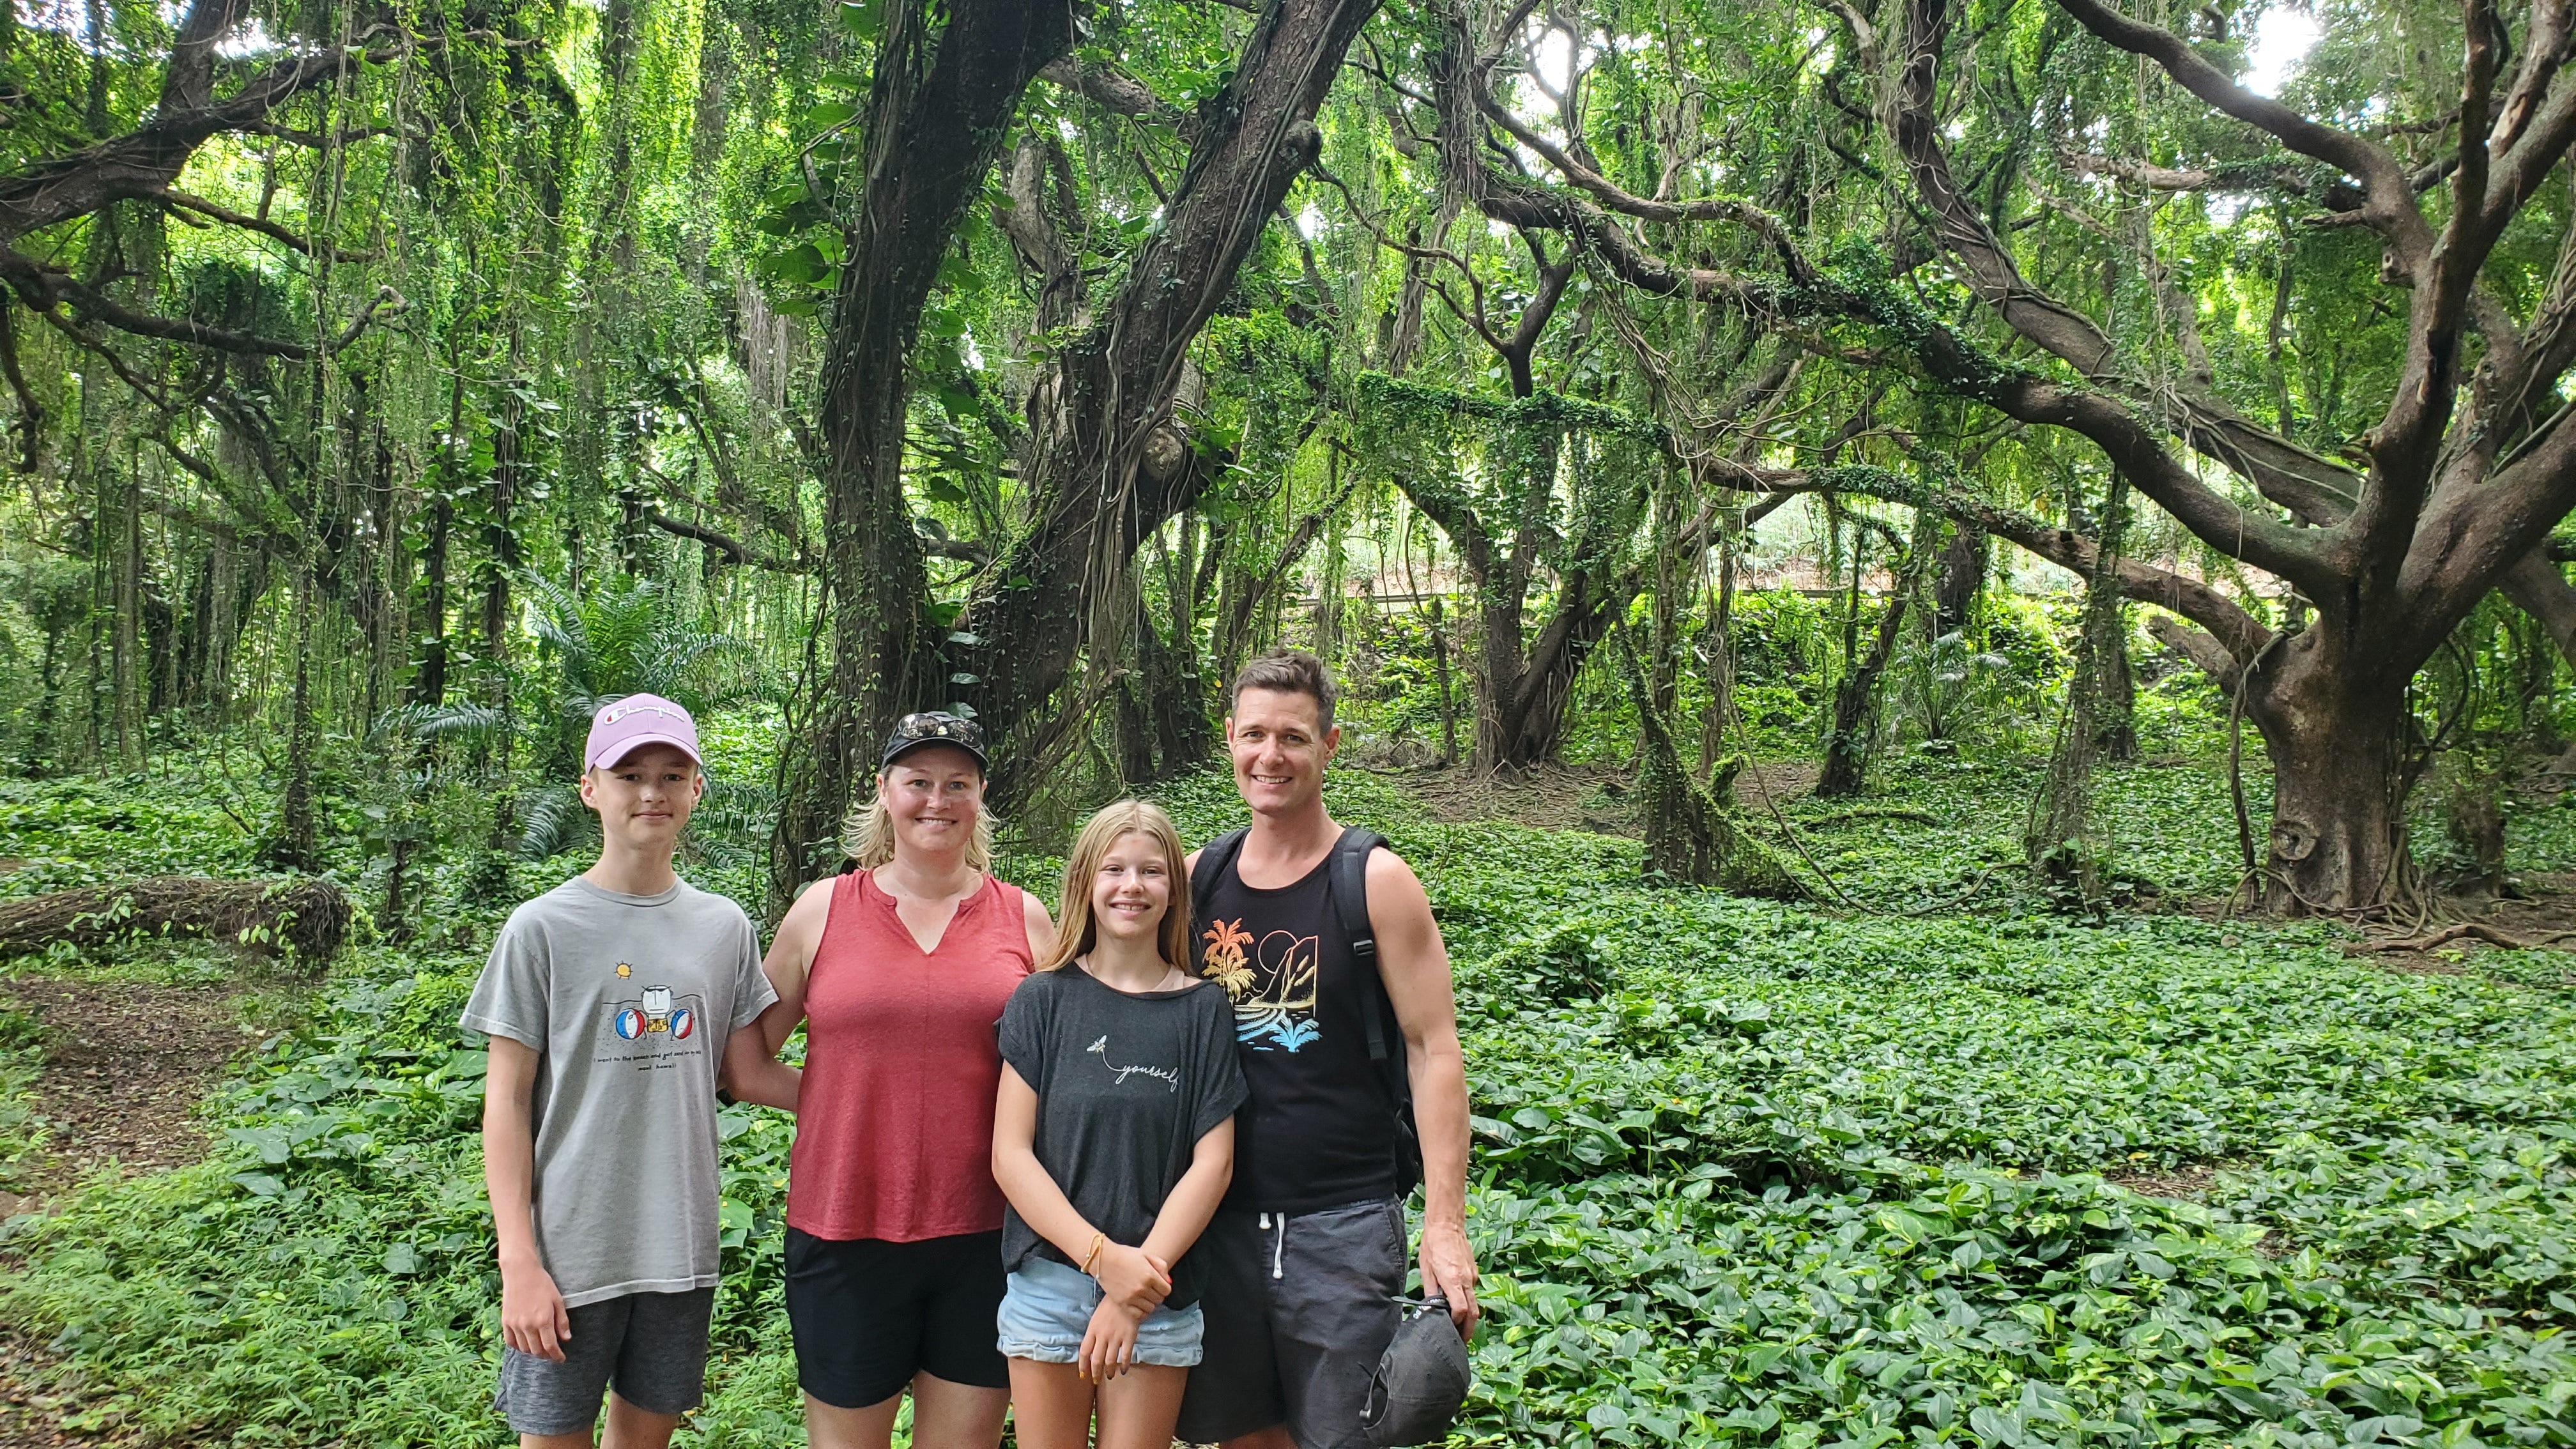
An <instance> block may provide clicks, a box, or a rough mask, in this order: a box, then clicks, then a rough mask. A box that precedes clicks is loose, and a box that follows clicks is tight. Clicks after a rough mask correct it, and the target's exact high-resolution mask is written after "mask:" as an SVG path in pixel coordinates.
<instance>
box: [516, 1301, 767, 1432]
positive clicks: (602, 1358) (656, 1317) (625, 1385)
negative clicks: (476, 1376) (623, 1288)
mask: <svg viewBox="0 0 2576 1449" xmlns="http://www.w3.org/2000/svg"><path fill="white" fill-rule="evenodd" d="M715 1307H716V1290H714V1289H713V1288H698V1289H693V1290H691V1291H689V1292H686V1293H628V1294H625V1295H624V1296H622V1297H617V1298H603V1299H601V1300H600V1301H598V1302H597V1303H585V1304H583V1305H581V1306H580V1307H579V1308H575V1309H571V1310H569V1316H570V1317H571V1319H572V1341H571V1342H570V1343H567V1344H564V1345H563V1351H564V1358H563V1362H561V1363H556V1362H555V1361H554V1360H552V1359H544V1358H537V1357H535V1356H534V1355H531V1354H524V1353H521V1352H519V1351H518V1350H517V1349H515V1348H504V1349H502V1350H501V1391H500V1392H499V1393H498V1394H495V1395H493V1397H492V1407H493V1408H496V1409H498V1410H500V1411H501V1412H502V1413H504V1414H506V1415H508V1416H509V1419H510V1427H511V1429H513V1430H514V1431H516V1432H518V1433H521V1434H578V1433H581V1432H583V1431H585V1430H587V1429H589V1428H590V1426H591V1425H593V1424H595V1423H598V1422H599V1398H600V1394H601V1392H602V1391H603V1390H605V1389H607V1388H608V1387H609V1386H610V1385H612V1384H614V1385H615V1386H616V1388H617V1397H619V1398H621V1399H624V1400H625V1401H626V1402H628V1403H630V1404H633V1405H634V1406H635V1407H637V1408H639V1409H642V1410H644V1411H645V1412H646V1413H648V1414H685V1413H687V1412H688V1411H689V1410H691V1409H694V1408H696V1407H697V1406H698V1401H699V1400H700V1399H703V1398H705V1397H706V1388H707V1324H708V1322H709V1320H711V1319H712V1318H713V1317H714V1316H715Z"/></svg>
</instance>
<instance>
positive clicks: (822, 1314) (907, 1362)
mask: <svg viewBox="0 0 2576 1449" xmlns="http://www.w3.org/2000/svg"><path fill="white" fill-rule="evenodd" d="M984 776H985V759H984V739H983V731H982V730H981V729H979V728H977V727H976V726H975V725H974V724H973V723H972V722H970V721H967V720H962V719H959V718H957V717H956V716H954V715H948V714H936V713H933V714H913V715H906V716H904V718H903V719H902V721H901V722H899V723H898V724H897V725H896V726H895V729H894V733H893V735H892V736H891V737H890V738H889V739H888V740H887V741H886V747H885V752H884V754H883V755H882V756H881V757H880V759H879V762H878V766H877V792H876V797H875V798H874V799H872V800H870V801H869V802H868V803H867V804H866V805H864V806H861V807H860V808H859V809H858V810H857V811H856V812H854V813H853V815H852V817H851V821H850V831H849V835H850V843H849V849H850V858H851V862H852V866H853V868H851V869H848V870H845V871H844V873H843V874H841V875H840V876H838V877H837V878H835V879H833V880H831V881H828V882H826V881H817V882H815V884H814V886H809V887H808V888H807V889H806V890H805V891H804V893H803V894H802V895H801V896H800V897H799V898H798V899H797V902H796V904H795V906H794V907H793V908H791V909H790V910H789V911H788V913H787V919H786V920H784V921H782V922H780V923H779V927H778V936H777V939H776V940H775V941H774V942H773V943H772V944H771V946H770V948H769V956H768V959H767V960H766V961H765V962H764V963H763V965H764V967H765V968H766V970H767V971H768V973H769V980H770V984H771V985H772V986H774V987H776V988H777V991H778V1002H777V1004H776V1005H774V1006H772V1007H770V1008H769V1009H768V1010H767V1011H766V1012H764V1013H762V1014H761V1017H760V1023H759V1024H760V1029H761V1033H762V1039H763V1040H764V1041H765V1042H766V1043H768V1045H769V1048H770V1050H771V1051H772V1052H773V1053H775V1052H776V1050H777V1048H778V1046H779V1045H780V1044H781V1043H782V1042H784V1041H786V1039H787V1035H788V1033H789V1032H791V1031H793V1030H794V1029H795V1026H796V1023H797V1022H798V1021H800V1020H801V1021H803V1022H804V1023H805V1073H804V1080H803V1082H802V1084H801V1085H800V1087H799V1089H798V1098H797V1116H796V1146H795V1149H794V1151H793V1152H792V1153H791V1155H790V1157H789V1159H788V1176H787V1315H788V1321H789V1324H790V1326H791V1327H792V1328H793V1329H794V1331H795V1338H796V1377H797V1382H798V1383H799V1385H800V1386H802V1388H803V1389H804V1391H805V1425H806V1434H807V1438H808V1441H809V1442H810V1443H811V1444H812V1445H813V1446H814V1449H885V1446H886V1445H887V1444H888V1443H889V1441H890V1440H891V1437H892V1435H893V1431H894V1419H895V1410H896V1409H897V1408H898V1407H899V1406H900V1405H901V1403H902V1400H903V1394H904V1391H905V1390H906V1389H910V1390H911V1392H912V1442H913V1443H914V1444H915V1445H916V1446H919V1449H991V1446H993V1445H995V1444H997V1443H999V1442H1000V1440H1001V1437H1002V1414H1003V1411H1004V1409H1005V1408H1006V1407H1007V1406H1008V1404H1009V1401H1010V1374H1009V1370H1008V1369H1007V1368H1006V1367H1005V1365H1004V1363H1003V1359H1002V1355H1001V1354H1000V1352H998V1351H997V1350H996V1348H995V1346H994V1342H993V1317H994V1313H995V1312H996V1310H998V1308H999V1307H1000V1305H1001V1301H1002V1291H1003V1274H1002V1250H1001V1233H1002V1193H1001V1189H1000V1188H998V1187H996V1186H995V1185H994V1183H993V1173H992V1161H991V1150H990V1149H991V1143H992V1136H993V1102H994V1095H995V1092H996V1090H997V1088H998V1086H999V1084H1000V1081H1001V1071H1002V1063H1001V1057H1000V1055H999V1053H998V1051H997V1050H996V1047H995V1043H994V1036H993V1023H994V1021H995V1020H996V1019H998V1018H999V1017H1000V1016H1001V1014H1002V1008H1003V1006H1004V1005H1005V1004H1006V1003H1007V1002H1008V1001H1009V1000H1010V996H1011V991H1012V989H1013V988H1014V987H1016V986H1018V985H1019V983H1020V981H1021V980H1022V979H1023V978H1024V977H1026V976H1027V975H1028V973H1029V970H1030V968H1031V967H1032V966H1034V965H1035V964H1036V963H1037V962H1038V961H1039V960H1040V959H1042V958H1043V957H1044V956H1045V955H1046V954H1047V952H1048V951H1049V950H1051V949H1052V948H1053V946H1054V943H1055V928H1054V924H1053V922H1052V921H1050V920H1049V918H1048V916H1047V913H1046V907H1045V906H1043V905H1041V904H1039V903H1038V902H1037V900H1036V899H1035V898H1033V897H1031V896H1030V895H1028V894H1027V893H1026V892H1024V891H1022V890H1020V889H1019V888H1018V887H1016V886H1011V885H1005V884H1004V883H1002V882H1001V881H998V880H995V879H994V878H993V876H992V874H991V873H990V866H991V863H992V856H993V823H992V817H990V816H989V815H987V814H986V813H985V812H984Z"/></svg>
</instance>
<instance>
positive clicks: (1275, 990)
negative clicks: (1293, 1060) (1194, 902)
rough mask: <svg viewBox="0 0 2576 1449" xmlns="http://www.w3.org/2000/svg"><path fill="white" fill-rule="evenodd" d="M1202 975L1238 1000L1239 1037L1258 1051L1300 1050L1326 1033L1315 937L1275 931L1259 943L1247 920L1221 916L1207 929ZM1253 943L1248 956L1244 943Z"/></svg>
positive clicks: (1236, 1020)
mask: <svg viewBox="0 0 2576 1449" xmlns="http://www.w3.org/2000/svg"><path fill="white" fill-rule="evenodd" d="M1205 939H1206V940H1207V943H1208V948H1207V953H1206V955H1205V956H1204V957H1202V958H1201V960H1202V965H1201V967H1200V970H1199V974H1200V975H1202V976H1205V977H1206V978H1207V979H1209V980H1210V981H1213V982H1215V983H1217V984H1218V985H1219V986H1222V987H1224V988H1225V994H1226V995H1227V996H1228V997H1230V998H1232V1000H1233V1002H1234V1038H1235V1040H1236V1041H1238V1042H1241V1043H1243V1044H1244V1045H1245V1046H1248V1047H1251V1048H1252V1049H1253V1050H1254V1051H1264V1052H1266V1051H1270V1050H1272V1049H1273V1048H1280V1049H1284V1050H1287V1051H1292V1052H1293V1051H1295V1050H1297V1049H1298V1048H1299V1047H1302V1046H1304V1045H1306V1044H1307V1043H1308V1042H1311V1041H1313V1040H1314V1039H1315V1038H1316V1036H1317V1035H1319V1034H1320V1032H1319V1029H1318V1028H1317V1026H1316V1025H1315V976H1316V964H1317V959H1318V955H1319V952H1320V949H1321V948H1320V944H1319V942H1318V941H1317V939H1316V938H1315V937H1313V936H1299V935H1294V934H1292V933H1290V932H1287V931H1273V932H1271V933H1270V934H1269V935H1266V936H1264V937H1262V938H1261V940H1260V941H1259V942H1258V943H1255V942H1254V941H1253V939H1252V933H1251V932H1250V931H1247V930H1245V929H1244V928H1243V918H1242V917H1240V916H1238V917H1236V918H1235V919H1234V920H1231V921H1227V920H1223V919H1220V920H1218V921H1217V923H1216V924H1215V925H1213V926H1211V927H1209V928H1208V930H1207V931H1206V933H1205ZM1246 946H1250V947H1252V948H1253V949H1252V954H1251V955H1250V956H1249V957H1246V956H1245V954H1244V947H1246Z"/></svg>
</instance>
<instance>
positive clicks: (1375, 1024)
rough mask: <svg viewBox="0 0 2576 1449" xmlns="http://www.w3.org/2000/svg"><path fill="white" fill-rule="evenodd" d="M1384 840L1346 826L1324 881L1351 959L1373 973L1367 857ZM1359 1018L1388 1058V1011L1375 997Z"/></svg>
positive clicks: (1376, 1055) (1375, 1052) (1380, 1056)
mask: <svg viewBox="0 0 2576 1449" xmlns="http://www.w3.org/2000/svg"><path fill="white" fill-rule="evenodd" d="M1384 844H1386V837H1385V836H1383V835H1380V834H1378V833H1377V832H1376V831H1374V830H1364V829H1361V828H1360V827H1359V826H1356V825H1354V826H1351V827H1350V828H1348V829H1346V830H1344V831H1343V832H1342V838H1341V839H1339V840H1336V841H1334V842H1333V856H1332V861H1333V863H1332V866H1331V869H1330V872H1329V874H1328V875H1327V876H1326V877H1325V881H1324V885H1325V891H1326V893H1327V894H1329V895H1330V896H1331V897H1332V898H1333V912H1334V914H1335V915H1337V916H1339V917H1340V918H1341V922H1342V934H1343V936H1345V937H1346V938H1348V939H1349V941H1350V943H1351V959H1352V960H1354V961H1355V962H1357V963H1358V964H1359V965H1360V967H1361V968H1362V969H1364V970H1366V971H1368V972H1369V973H1370V974H1371V976H1372V977H1374V976H1375V974H1376V972H1377V932H1376V931H1375V930H1374V929H1372V928H1371V927H1370V925H1369V912H1368V861H1369V853H1370V852H1371V851H1374V850H1376V849H1377V848H1378V847H1379V846H1381V845H1384ZM1200 859H1201V860H1205V859H1206V857H1204V856H1202V857H1200ZM1376 995H1378V996H1379V997H1380V998H1383V997H1384V996H1385V995H1386V988H1385V987H1384V986H1383V985H1381V986H1380V987H1379V988H1378V990H1377V992H1376ZM1360 1019H1361V1021H1362V1023H1363V1024H1364V1025H1365V1027H1366V1029H1367V1031H1368V1054H1369V1060H1370V1061H1373V1062H1382V1061H1385V1060H1386V1059H1387V1052H1386V1012H1385V1011H1383V1010H1381V1009H1380V1008H1379V1006H1378V1003H1377V1002H1374V1001H1372V1002H1370V1003H1369V1009H1368V1010H1366V1011H1364V1012H1362V1013H1360Z"/></svg>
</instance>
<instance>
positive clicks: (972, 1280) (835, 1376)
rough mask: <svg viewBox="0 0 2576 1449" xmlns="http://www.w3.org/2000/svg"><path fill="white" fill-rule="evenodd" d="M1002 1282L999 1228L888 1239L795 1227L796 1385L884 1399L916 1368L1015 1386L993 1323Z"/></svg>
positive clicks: (853, 1403) (829, 1397)
mask: <svg viewBox="0 0 2576 1449" xmlns="http://www.w3.org/2000/svg"><path fill="white" fill-rule="evenodd" d="M1004 1286H1005V1279H1004V1276H1003V1273H1002V1234H1001V1231H1000V1230H999V1229H995V1230H994V1231H992V1232H989V1233H966V1234H963V1235H961V1236H959V1237H954V1238H930V1239H926V1240H924V1241H922V1242H918V1243H889V1242H885V1241H883V1240H881V1239H877V1238H859V1239H856V1240H853V1241H848V1242H843V1241H839V1240H836V1239H832V1238H818V1237H815V1236H814V1235H813V1234H811V1233H806V1232H800V1231H798V1230H797V1229H795V1228H789V1229H788V1230H787V1322H788V1326H789V1327H790V1328H792V1329H793V1330H794V1331H795V1334H796V1382H797V1385H798V1386H799V1387H801V1388H803V1389H804V1390H805V1392H806V1393H808V1394H811V1395H812V1396H813V1397H815V1398H817V1399H820V1400H821V1401H823V1402H824V1403H826V1404H829V1405H831V1406H832V1407H833V1408H836V1409H864V1408H866V1407H868V1406H869V1405H871V1404H882V1403H884V1402H885V1401H886V1400H888V1399H891V1398H893V1397H894V1396H895V1395H896V1394H899V1393H901V1392H903V1388H904V1385H906V1384H909V1383H911V1382H912V1376H913V1375H914V1374H916V1373H926V1374H928V1375H930V1376H931V1377H933V1378H940V1379H946V1380H948V1381H949V1382H950V1383H952V1384H965V1385H968V1386H970V1387H973V1388H979V1389H1007V1388H1009V1387H1010V1386H1011V1368H1010V1364H1009V1363H1008V1362H1007V1361H1006V1360H1004V1359H1003V1357H1002V1350H1001V1347H1000V1335H999V1333H998V1332H997V1331H996V1330H995V1328H994V1326H993V1323H994V1318H995V1316H996V1315H997V1314H998V1313H999V1312H1000V1311H1001V1307H1002V1290H1003V1287H1004Z"/></svg>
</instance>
